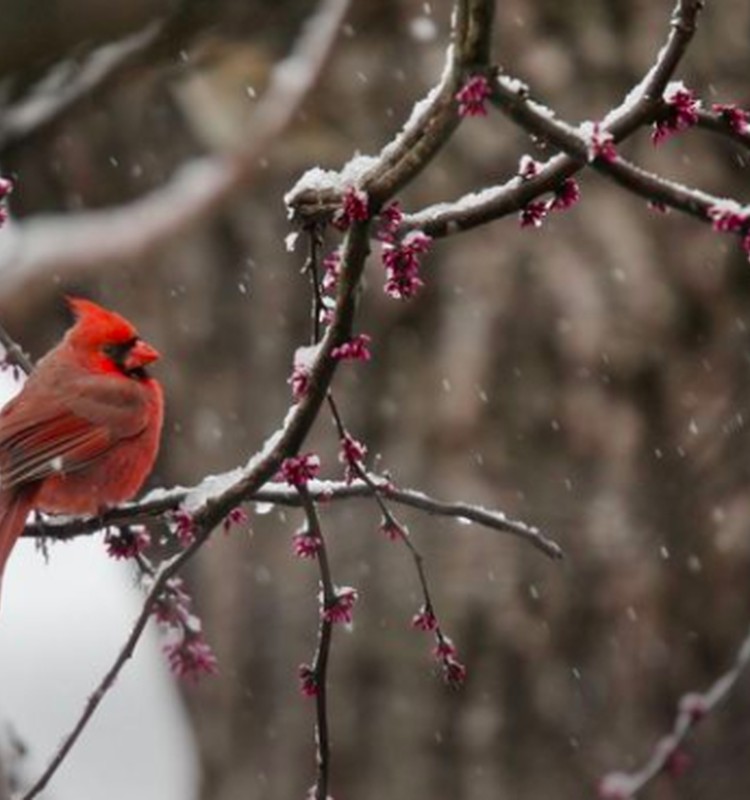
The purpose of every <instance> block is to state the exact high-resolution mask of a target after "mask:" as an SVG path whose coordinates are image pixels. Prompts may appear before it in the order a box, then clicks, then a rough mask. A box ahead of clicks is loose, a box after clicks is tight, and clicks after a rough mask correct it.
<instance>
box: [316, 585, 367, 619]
mask: <svg viewBox="0 0 750 800" xmlns="http://www.w3.org/2000/svg"><path fill="white" fill-rule="evenodd" d="M358 596H359V595H358V592H357V590H356V589H352V588H351V587H350V586H344V587H342V588H340V589H336V594H335V597H334V598H333V600H332V601H331V602H330V603H329V604H328V605H327V606H325V605H323V607H322V608H321V614H320V615H321V617H322V618H323V620H324V621H325V622H331V623H334V624H335V623H338V622H343V623H344V624H346V625H348V624H350V623H351V621H352V619H353V617H354V604H355V603H356V602H357V597H358ZM320 600H321V604H322V601H323V598H322V597H321V598H320Z"/></svg>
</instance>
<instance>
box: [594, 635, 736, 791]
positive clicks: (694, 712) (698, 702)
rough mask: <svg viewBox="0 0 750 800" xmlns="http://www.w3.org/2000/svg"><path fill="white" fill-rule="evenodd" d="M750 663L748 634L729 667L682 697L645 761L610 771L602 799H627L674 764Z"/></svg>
mask: <svg viewBox="0 0 750 800" xmlns="http://www.w3.org/2000/svg"><path fill="white" fill-rule="evenodd" d="M748 664H750V631H748V633H747V634H746V635H745V638H744V640H743V641H742V644H741V645H740V647H739V650H738V651H737V655H736V656H735V659H734V663H733V664H732V666H731V668H730V669H729V670H728V671H727V672H725V673H724V674H723V675H722V676H721V677H720V678H718V679H717V680H716V681H714V683H713V684H712V685H711V686H710V687H709V688H708V689H707V690H706V691H705V692H703V693H702V694H699V693H691V694H686V695H684V696H683V697H682V699H681V700H680V703H679V707H678V711H677V716H676V717H675V721H674V724H673V726H672V730H671V731H670V733H669V734H668V735H667V736H665V737H664V738H663V739H660V740H659V741H658V742H657V743H656V746H655V747H654V749H653V752H652V754H651V757H650V758H649V759H648V761H647V762H646V763H645V764H644V765H643V767H641V768H640V769H639V770H637V771H635V772H612V773H610V774H609V775H606V776H605V777H604V778H603V779H602V781H601V783H600V785H599V795H600V797H601V798H602V800H620V798H623V799H624V800H631V798H635V797H636V795H638V793H639V792H640V791H641V790H642V789H644V788H645V787H646V786H647V785H648V784H649V783H651V781H653V780H654V778H656V776H657V775H660V774H661V773H662V772H664V771H665V770H669V769H671V768H672V767H673V766H674V765H675V759H676V758H677V757H678V754H679V753H680V752H681V750H680V748H681V746H682V744H683V743H684V742H685V740H686V739H687V738H688V736H689V735H690V734H691V733H692V731H693V729H694V728H695V726H696V725H697V724H698V723H699V722H700V721H701V720H702V719H704V718H705V717H706V716H707V715H708V714H711V713H712V712H714V711H715V710H716V709H717V708H718V706H719V705H720V704H721V703H722V702H723V701H724V700H725V699H726V698H727V697H728V696H729V695H730V694H731V692H732V691H733V690H734V688H735V687H736V685H737V683H738V681H739V680H740V678H741V677H742V676H743V675H745V674H746V672H747V668H748Z"/></svg>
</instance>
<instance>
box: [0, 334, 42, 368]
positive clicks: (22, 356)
mask: <svg viewBox="0 0 750 800" xmlns="http://www.w3.org/2000/svg"><path fill="white" fill-rule="evenodd" d="M0 344H2V346H3V348H4V350H5V362H6V363H7V364H11V365H13V366H16V367H18V368H19V369H21V370H23V371H24V372H25V373H26V374H27V375H31V371H32V370H33V369H34V365H33V364H32V363H31V359H30V358H29V357H28V356H27V355H26V353H24V351H23V349H22V348H21V346H20V345H19V344H18V342H16V341H15V340H14V339H13V338H12V337H11V335H10V334H9V333H8V331H6V330H5V328H4V327H3V326H2V325H0Z"/></svg>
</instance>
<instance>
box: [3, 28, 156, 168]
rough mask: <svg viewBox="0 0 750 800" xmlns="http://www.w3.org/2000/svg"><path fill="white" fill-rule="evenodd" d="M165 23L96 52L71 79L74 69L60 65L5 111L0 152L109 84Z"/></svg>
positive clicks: (154, 38) (112, 43) (64, 64)
mask: <svg viewBox="0 0 750 800" xmlns="http://www.w3.org/2000/svg"><path fill="white" fill-rule="evenodd" d="M164 28H165V23H164V21H162V20H159V21H155V22H152V23H151V24H149V25H147V26H146V27H145V28H143V30H140V31H137V32H136V33H132V34H130V35H129V36H126V37H124V38H123V39H120V40H119V41H116V42H110V43H108V44H105V45H102V46H101V47H99V48H97V49H96V50H94V51H93V52H92V53H91V54H90V55H89V56H87V58H86V59H85V61H84V62H83V64H81V66H80V67H79V68H78V69H77V71H75V72H74V73H73V75H72V76H71V69H72V68H71V65H70V64H68V63H67V62H64V63H62V64H59V65H57V66H56V67H55V68H54V69H53V71H52V73H51V74H49V75H47V76H45V78H44V79H43V80H42V81H40V83H39V84H37V85H36V86H35V87H34V88H33V89H32V91H31V92H30V93H29V95H28V96H27V97H25V98H24V99H23V100H21V101H20V102H18V103H16V104H15V105H13V106H11V107H10V108H6V109H4V110H3V113H2V116H1V117H0V152H1V151H4V150H7V149H8V148H9V147H11V146H13V145H14V144H17V143H18V142H20V141H24V140H26V139H28V138H29V137H30V136H32V135H36V134H39V133H41V132H43V131H44V130H46V129H47V127H48V126H49V125H50V124H52V123H53V122H55V121H57V120H58V119H60V117H61V116H62V115H63V114H65V113H66V112H68V111H70V110H72V109H73V108H75V107H76V106H77V105H78V104H79V103H80V102H81V101H82V100H84V99H86V98H89V97H91V96H92V94H93V93H94V92H95V91H96V90H99V89H101V88H102V87H103V86H104V85H106V84H108V83H109V82H110V81H111V80H112V79H113V78H114V77H116V76H117V75H118V74H119V73H120V72H121V71H122V70H124V69H127V68H128V67H130V66H131V65H132V64H133V63H134V62H135V61H136V60H139V59H141V58H142V57H143V55H144V54H145V53H146V52H147V51H148V50H150V49H151V48H152V46H153V45H154V44H155V43H157V42H159V41H160V39H161V34H162V31H163V30H164Z"/></svg>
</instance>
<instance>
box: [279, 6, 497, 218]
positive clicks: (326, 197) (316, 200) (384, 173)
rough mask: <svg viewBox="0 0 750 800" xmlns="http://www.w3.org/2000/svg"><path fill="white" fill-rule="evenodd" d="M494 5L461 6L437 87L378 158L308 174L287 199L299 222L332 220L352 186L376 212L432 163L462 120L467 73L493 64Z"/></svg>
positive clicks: (418, 103)
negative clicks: (460, 99)
mask: <svg viewBox="0 0 750 800" xmlns="http://www.w3.org/2000/svg"><path fill="white" fill-rule="evenodd" d="M494 5H495V4H494V3H493V2H491V0H461V2H459V3H457V4H456V13H455V14H454V15H453V30H452V32H451V44H450V45H449V47H448V50H447V53H446V58H445V66H444V68H443V73H442V76H441V78H440V80H439V81H438V83H437V85H436V86H434V87H433V88H432V89H431V90H430V91H429V92H428V94H427V96H426V97H425V98H424V99H422V100H420V101H419V102H417V103H416V104H415V105H414V107H413V108H412V111H411V114H410V116H409V118H408V120H407V121H406V123H405V124H404V126H403V127H402V129H401V130H400V131H399V132H398V133H397V134H396V135H395V136H394V138H393V139H391V141H390V142H388V143H387V144H386V145H385V146H384V147H383V149H382V150H381V151H380V153H379V154H378V155H377V156H356V157H355V158H353V159H352V160H351V161H349V162H348V163H347V164H346V165H344V167H342V169H341V170H340V171H338V172H336V171H334V170H328V171H324V170H321V169H320V168H317V167H316V168H314V169H312V170H309V171H308V172H306V173H305V174H304V175H303V176H302V177H301V178H300V179H299V181H298V182H297V183H296V185H295V186H294V187H293V188H292V189H291V190H290V191H289V192H288V193H287V195H286V197H285V198H284V200H285V202H286V204H287V207H288V208H289V211H290V214H291V215H292V217H293V218H294V219H295V220H296V221H297V222H299V223H300V224H301V225H310V224H313V223H319V222H327V221H329V220H330V219H331V218H332V217H333V214H334V213H335V212H336V210H337V209H338V208H339V207H340V206H341V203H342V200H343V197H344V194H345V192H346V190H347V189H349V188H353V189H357V190H359V191H361V192H363V193H365V194H366V195H367V197H368V198H369V206H370V209H371V211H373V212H377V211H378V210H379V209H380V207H381V206H382V205H383V203H385V202H386V201H387V200H388V199H389V198H391V197H393V195H394V194H395V193H396V192H397V191H398V190H399V189H401V188H402V187H403V186H405V185H406V184H407V183H409V182H410V181H411V180H412V179H413V178H414V177H416V175H418V174H419V173H420V172H421V171H422V170H423V169H424V168H425V167H426V166H427V165H428V163H429V162H430V161H431V160H432V158H433V157H434V156H435V155H436V154H437V153H438V151H439V150H440V149H441V147H442V146H443V145H444V144H445V142H446V141H447V140H448V139H449V137H450V136H451V134H453V132H454V131H455V130H456V128H457V127H458V125H459V123H460V121H461V117H460V115H459V113H458V108H457V106H456V102H455V94H456V92H457V91H458V89H459V87H460V85H461V81H462V79H463V77H464V75H465V73H466V72H467V70H469V68H473V69H476V68H477V67H486V66H487V64H488V59H489V44H490V33H489V32H491V30H492V19H493V12H494Z"/></svg>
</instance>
